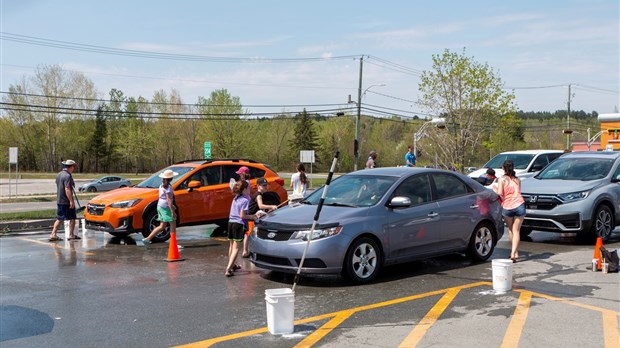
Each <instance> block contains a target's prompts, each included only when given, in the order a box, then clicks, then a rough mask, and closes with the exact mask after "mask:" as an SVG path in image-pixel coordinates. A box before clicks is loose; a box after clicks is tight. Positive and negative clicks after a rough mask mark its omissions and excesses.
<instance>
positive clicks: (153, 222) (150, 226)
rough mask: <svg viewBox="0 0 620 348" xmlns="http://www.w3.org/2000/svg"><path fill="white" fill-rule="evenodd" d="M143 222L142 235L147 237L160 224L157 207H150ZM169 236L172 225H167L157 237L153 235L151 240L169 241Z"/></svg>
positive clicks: (157, 241)
mask: <svg viewBox="0 0 620 348" xmlns="http://www.w3.org/2000/svg"><path fill="white" fill-rule="evenodd" d="M143 224H144V226H142V236H144V237H145V238H146V237H148V236H149V234H151V232H153V230H154V229H155V228H156V227H157V226H159V224H160V222H159V219H158V218H157V210H156V209H150V210H149V211H148V212H147V213H146V214H144V220H143ZM169 238H170V225H168V226H166V228H165V229H164V230H163V231H161V232H160V233H158V234H157V235H156V236H155V237H153V239H152V240H151V241H152V242H154V243H160V242H165V241H167V240H168V239H169Z"/></svg>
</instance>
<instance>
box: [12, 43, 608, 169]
mask: <svg viewBox="0 0 620 348" xmlns="http://www.w3.org/2000/svg"><path fill="white" fill-rule="evenodd" d="M433 59H434V66H433V69H432V70H431V71H428V72H424V73H423V76H422V82H421V83H420V87H419V88H420V92H421V95H422V97H421V98H420V101H419V104H420V105H422V106H425V107H426V109H428V110H431V111H433V112H435V114H437V115H440V116H441V117H443V118H444V119H445V123H444V124H443V126H444V127H442V128H435V127H429V128H428V129H427V130H426V131H425V132H424V134H423V135H424V136H423V137H422V138H420V140H419V141H418V143H417V148H418V161H419V164H420V165H443V166H452V167H455V168H458V169H461V170H462V169H463V168H464V167H468V166H479V165H481V164H483V163H485V162H486V161H487V160H488V159H489V157H490V156H492V155H494V154H497V153H499V152H502V151H508V150H517V149H527V148H549V149H563V148H564V146H565V139H566V138H565V136H564V135H563V134H562V133H561V130H562V129H563V127H564V125H563V122H565V120H566V111H565V110H558V111H556V112H552V113H549V112H523V111H517V110H516V105H514V102H513V101H514V95H512V94H511V93H507V92H504V91H502V90H501V79H499V77H498V76H496V75H494V73H493V71H492V69H490V68H489V67H488V66H486V65H483V64H479V63H477V62H475V61H474V60H473V59H472V58H470V57H466V56H465V52H463V54H457V53H452V52H449V51H445V52H444V53H443V55H436V56H434V57H433ZM447 81H448V82H447ZM449 81H452V82H449ZM446 83H450V84H453V85H449V86H448V85H445V84H446ZM446 91H451V92H450V93H448V92H446ZM97 96H98V92H97V90H96V88H95V85H94V83H93V82H92V81H90V80H89V79H88V78H86V77H85V76H84V75H82V74H80V73H76V72H68V71H65V70H63V69H62V68H61V67H59V66H56V65H52V66H41V67H38V68H37V69H36V70H35V72H34V75H33V76H31V77H29V78H27V77H24V78H23V79H21V80H20V81H17V82H15V83H14V84H11V85H10V87H9V90H8V91H6V92H3V96H2V114H1V117H0V127H1V128H2V130H3V131H2V134H3V135H2V139H1V140H0V152H3V153H4V154H8V148H9V147H18V149H19V168H20V171H32V172H54V171H57V170H58V169H59V164H60V162H61V160H64V159H67V158H70V159H74V160H75V161H77V162H78V165H79V167H78V171H79V172H82V173H113V172H114V173H116V172H124V173H132V172H133V173H150V172H153V171H156V170H159V169H161V168H163V167H165V166H168V165H170V164H173V163H175V162H178V161H182V160H187V159H201V158H203V157H204V156H203V143H204V142H205V141H210V142H211V146H212V157H213V158H251V159H254V160H257V161H260V162H264V163H267V164H269V165H270V166H271V167H272V168H274V169H275V170H277V171H293V170H294V168H295V164H296V163H297V162H298V161H299V151H300V150H315V154H316V160H317V162H316V163H314V164H313V170H314V171H326V170H328V169H329V165H330V164H331V158H332V156H333V154H334V153H335V151H336V150H340V152H341V157H340V160H339V162H338V168H337V170H338V171H340V172H346V171H351V170H353V167H354V161H355V156H354V153H353V151H354V149H353V139H354V137H355V134H354V132H355V117H356V115H355V114H354V112H351V111H350V110H344V112H338V113H333V114H330V115H325V114H317V113H312V112H307V111H306V110H303V111H299V112H296V113H294V114H290V113H285V112H283V113H281V114H275V115H269V116H262V115H253V114H252V113H251V112H249V111H248V110H245V109H244V107H243V104H242V102H241V100H240V98H239V97H236V96H233V95H232V94H231V93H230V92H229V91H228V90H226V89H216V90H214V91H212V92H211V93H210V94H209V95H208V96H207V97H203V96H200V97H198V98H197V100H196V102H194V103H191V104H188V103H186V102H185V101H184V100H183V98H182V96H181V95H180V93H179V92H178V91H176V90H174V89H172V90H171V91H169V92H166V91H163V90H158V91H155V92H154V93H153V96H152V97H151V98H150V99H146V98H144V97H142V96H138V97H134V96H127V95H125V94H124V93H123V92H122V90H120V89H112V90H111V91H109V93H108V98H107V99H106V100H105V101H104V100H100V99H97ZM570 116H571V118H573V119H574V120H573V121H572V122H571V125H574V127H576V130H577V128H578V129H581V128H583V129H584V131H583V132H584V133H585V129H586V128H588V127H590V128H593V129H596V127H598V124H597V120H596V116H597V114H596V112H595V111H593V112H591V113H585V112H583V111H571V115H570ZM428 121H429V119H420V118H417V117H416V118H405V117H402V116H400V115H393V116H389V117H384V116H382V117H377V116H373V115H365V114H362V116H361V119H360V133H359V139H360V150H359V151H360V163H358V166H359V167H360V168H363V167H364V163H365V162H366V157H367V155H368V153H369V152H370V151H371V150H374V151H376V152H378V154H379V156H378V159H377V164H378V166H396V165H403V164H404V154H405V153H406V151H407V146H408V145H410V144H412V142H413V136H414V134H415V133H416V132H418V131H419V130H420V129H421V127H423V125H425V123H426V122H428ZM564 128H565V127H564ZM575 137H576V135H575V134H573V138H575ZM0 165H1V166H3V168H8V155H3V156H0Z"/></svg>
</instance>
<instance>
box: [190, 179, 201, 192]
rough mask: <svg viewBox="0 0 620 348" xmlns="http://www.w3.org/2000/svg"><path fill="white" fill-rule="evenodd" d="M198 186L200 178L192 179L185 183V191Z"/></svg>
mask: <svg viewBox="0 0 620 348" xmlns="http://www.w3.org/2000/svg"><path fill="white" fill-rule="evenodd" d="M200 186H201V185H200V180H192V181H190V182H189V184H187V192H192V190H193V189H195V188H199V187H200Z"/></svg>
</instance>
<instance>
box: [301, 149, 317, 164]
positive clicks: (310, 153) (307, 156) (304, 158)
mask: <svg viewBox="0 0 620 348" xmlns="http://www.w3.org/2000/svg"><path fill="white" fill-rule="evenodd" d="M299 162H301V163H314V150H301V151H299Z"/></svg>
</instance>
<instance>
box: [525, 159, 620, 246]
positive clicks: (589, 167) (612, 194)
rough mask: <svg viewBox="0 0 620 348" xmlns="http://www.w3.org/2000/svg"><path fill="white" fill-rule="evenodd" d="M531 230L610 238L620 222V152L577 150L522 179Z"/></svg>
mask: <svg viewBox="0 0 620 348" xmlns="http://www.w3.org/2000/svg"><path fill="white" fill-rule="evenodd" d="M521 193H522V195H523V199H525V207H526V215H525V220H524V221H523V225H522V227H521V235H522V236H527V235H529V234H530V233H531V232H532V230H539V231H548V232H560V233H561V232H576V233H577V234H578V236H579V237H580V238H581V239H584V240H592V239H595V238H596V237H602V238H603V240H604V241H607V239H609V237H610V235H611V232H612V231H613V230H614V228H615V227H616V226H617V224H618V223H619V222H620V209H619V207H620V152H611V151H609V152H607V151H604V152H573V153H568V154H565V155H563V156H562V157H560V158H558V159H556V160H555V161H553V162H551V163H550V164H549V165H548V166H547V167H545V169H543V170H542V171H541V172H540V173H538V174H537V175H536V176H534V177H533V178H530V179H528V180H523V181H522V182H521Z"/></svg>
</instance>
